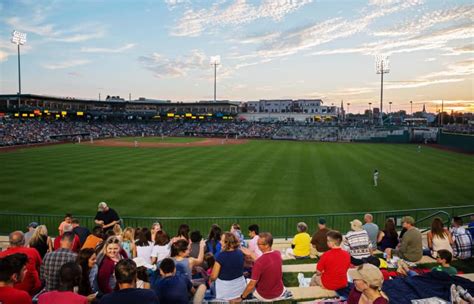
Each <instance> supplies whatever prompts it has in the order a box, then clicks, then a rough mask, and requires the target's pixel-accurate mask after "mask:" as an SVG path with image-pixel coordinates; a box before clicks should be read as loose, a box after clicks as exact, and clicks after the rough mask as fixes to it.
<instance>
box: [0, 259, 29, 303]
mask: <svg viewBox="0 0 474 304" xmlns="http://www.w3.org/2000/svg"><path fill="white" fill-rule="evenodd" d="M27 260H28V257H27V256H26V254H24V253H14V254H11V255H9V256H7V257H3V258H1V259H0V303H3V304H31V298H30V295H29V294H28V293H27V292H26V291H24V290H20V289H17V288H15V287H13V286H14V285H15V284H18V283H20V282H21V281H23V279H24V277H25V272H26V271H27V270H26V263H27Z"/></svg>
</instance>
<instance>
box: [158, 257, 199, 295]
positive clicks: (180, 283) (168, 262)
mask: <svg viewBox="0 0 474 304" xmlns="http://www.w3.org/2000/svg"><path fill="white" fill-rule="evenodd" d="M160 274H161V277H162V279H161V280H160V281H159V282H158V284H157V285H156V286H155V287H154V290H155V291H156V294H157V295H158V299H159V302H160V304H188V303H189V302H190V301H189V296H188V295H189V294H193V295H194V301H193V302H194V303H201V302H202V299H203V298H204V292H205V287H204V285H200V286H199V288H198V290H196V289H194V287H193V284H192V283H191V281H190V280H188V279H187V278H185V277H182V276H177V275H176V267H175V264H174V261H173V260H172V259H170V258H166V259H164V260H163V261H162V262H161V264H160Z"/></svg>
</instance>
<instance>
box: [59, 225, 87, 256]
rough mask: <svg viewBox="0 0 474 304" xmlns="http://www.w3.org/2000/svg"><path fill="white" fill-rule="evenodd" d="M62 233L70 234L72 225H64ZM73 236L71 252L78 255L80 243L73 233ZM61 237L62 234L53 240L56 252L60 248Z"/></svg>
mask: <svg viewBox="0 0 474 304" xmlns="http://www.w3.org/2000/svg"><path fill="white" fill-rule="evenodd" d="M63 231H64V232H72V225H71V224H65V225H64V226H63ZM73 235H74V241H73V242H72V248H71V250H72V251H73V252H75V253H78V252H79V250H80V249H81V241H80V240H79V237H78V236H77V234H75V233H74V232H73ZM61 236H62V234H61V235H60V236H58V237H57V238H55V239H54V242H53V247H54V250H58V249H59V247H61Z"/></svg>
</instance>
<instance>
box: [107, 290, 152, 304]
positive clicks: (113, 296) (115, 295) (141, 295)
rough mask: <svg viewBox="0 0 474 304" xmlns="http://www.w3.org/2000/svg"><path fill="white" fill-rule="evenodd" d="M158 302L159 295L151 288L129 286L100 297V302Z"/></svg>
mask: <svg viewBox="0 0 474 304" xmlns="http://www.w3.org/2000/svg"><path fill="white" fill-rule="evenodd" d="M130 303H140V304H158V297H157V296H156V294H155V292H154V291H153V290H150V289H140V288H127V289H121V290H119V291H114V292H112V293H109V294H107V295H105V296H103V297H102V299H100V304H130Z"/></svg>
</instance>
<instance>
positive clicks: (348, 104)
mask: <svg viewBox="0 0 474 304" xmlns="http://www.w3.org/2000/svg"><path fill="white" fill-rule="evenodd" d="M350 105H351V103H350V102H348V103H347V114H349V106H350Z"/></svg>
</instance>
